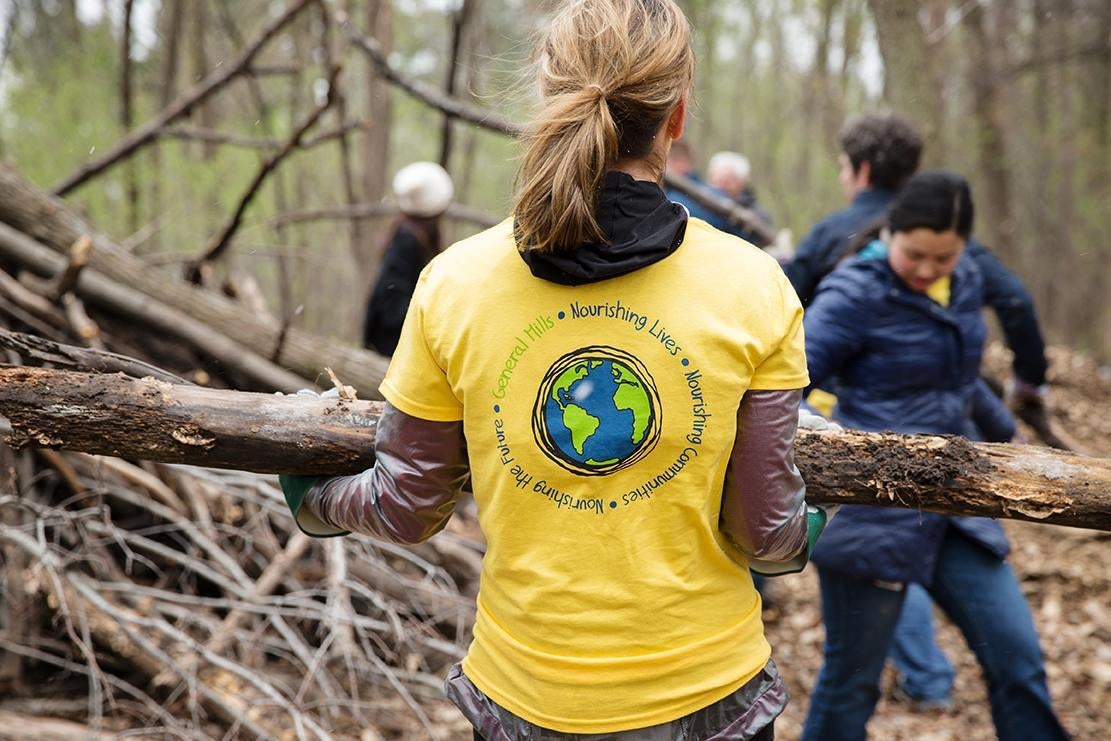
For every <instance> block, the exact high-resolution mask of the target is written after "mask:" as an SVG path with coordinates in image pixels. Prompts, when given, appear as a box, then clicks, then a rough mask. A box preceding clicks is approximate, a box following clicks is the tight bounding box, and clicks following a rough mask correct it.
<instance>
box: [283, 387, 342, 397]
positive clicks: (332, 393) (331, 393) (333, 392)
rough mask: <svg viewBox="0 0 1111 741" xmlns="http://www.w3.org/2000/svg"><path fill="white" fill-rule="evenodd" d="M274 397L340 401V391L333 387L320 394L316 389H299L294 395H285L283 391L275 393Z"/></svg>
mask: <svg viewBox="0 0 1111 741" xmlns="http://www.w3.org/2000/svg"><path fill="white" fill-rule="evenodd" d="M274 396H315V397H316V398H318V399H338V398H339V389H338V388H336V387H335V386H333V387H332V388H330V389H328V390H327V391H325V392H324V393H318V392H317V391H316V390H315V389H298V390H297V392H296V393H293V394H283V393H282V392H281V391H275V392H274Z"/></svg>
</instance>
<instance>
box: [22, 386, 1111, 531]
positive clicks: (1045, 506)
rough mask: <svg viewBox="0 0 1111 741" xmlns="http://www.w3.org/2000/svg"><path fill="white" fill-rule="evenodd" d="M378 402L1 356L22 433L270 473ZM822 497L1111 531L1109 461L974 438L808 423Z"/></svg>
mask: <svg viewBox="0 0 1111 741" xmlns="http://www.w3.org/2000/svg"><path fill="white" fill-rule="evenodd" d="M380 412H381V406H380V405H379V404H377V403H374V402H365V401H351V400H344V399H319V398H306V397H280V396H273V395H269V394H248V393H244V392H237V391H219V390H213V389H204V388H199V387H195V386H177V385H174V384H170V383H165V382H162V381H156V380H153V379H138V380H137V379H133V378H129V377H127V376H123V375H92V374H83V373H73V372H69V371H53V370H43V369H39V368H26V367H14V368H13V367H5V368H0V413H2V414H4V415H5V416H7V417H8V419H9V420H10V421H11V424H12V428H13V429H14V430H15V434H14V435H13V437H14V438H16V439H14V440H13V442H14V443H15V444H19V443H21V442H22V443H28V442H29V443H31V444H34V445H38V446H42V447H50V448H64V449H69V450H79V451H84V452H89V453H100V454H107V455H115V456H121V457H128V458H142V459H147V460H152V461H160V462H165V463H190V464H195V465H200V466H210V467H214V468H233V469H240V470H246V471H255V472H259V473H279V472H281V473H302V474H340V473H356V472H358V471H362V470H364V469H365V468H367V467H369V466H370V465H372V464H373V461H374V456H373V447H374V433H375V429H376V425H377V419H378V415H379V414H380ZM795 456H796V461H797V463H798V466H799V470H800V471H802V474H803V476H804V477H805V478H806V481H807V486H808V493H807V499H808V500H809V501H811V502H815V503H818V502H825V503H837V504H869V505H877V506H888V507H906V508H911V509H923V510H929V511H932V512H940V513H943V514H950V515H974V516H986V517H1003V518H1008V519H1017V520H1028V521H1033V522H1046V523H1053V524H1058V525H1070V526H1073V527H1084V528H1090V529H1094V530H1108V531H1111V460H1108V459H1103V458H1085V457H1080V456H1074V455H1066V454H1063V453H1060V452H1057V451H1053V450H1050V449H1048V448H1035V447H1029V446H1020V445H993V444H981V443H977V444H973V443H970V442H968V441H967V440H965V439H963V438H957V437H936V436H927V435H914V436H909V435H895V434H877V433H861V432H845V433H829V432H821V433H819V432H802V433H801V434H800V435H799V439H798V441H797V443H796V446H795Z"/></svg>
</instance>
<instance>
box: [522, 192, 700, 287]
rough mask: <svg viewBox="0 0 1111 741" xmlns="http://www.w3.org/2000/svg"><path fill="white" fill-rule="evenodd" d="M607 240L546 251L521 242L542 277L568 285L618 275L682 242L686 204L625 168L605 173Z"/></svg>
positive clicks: (600, 213)
mask: <svg viewBox="0 0 1111 741" xmlns="http://www.w3.org/2000/svg"><path fill="white" fill-rule="evenodd" d="M594 215H595V218H597V219H598V226H600V227H601V228H602V233H603V234H604V235H605V237H606V241H605V242H587V243H585V244H582V245H580V246H579V248H578V249H577V250H574V251H572V252H565V253H561V254H544V253H540V252H537V251H536V250H533V249H528V246H527V245H521V244H518V245H517V246H518V248H519V249H520V253H521V259H523V260H524V261H525V263H527V264H528V266H529V270H531V271H532V274H533V275H535V276H536V277H537V278H542V279H543V280H546V281H551V282H552V283H559V284H560V285H564V286H581V285H583V284H584V283H597V282H598V281H602V280H608V279H609V278H616V277H618V276H619V275H625V274H626V273H631V272H633V271H634V270H639V269H640V268H643V267H646V266H648V265H651V264H653V263H656V262H659V261H660V260H662V259H664V258H665V257H667V256H668V255H670V254H671V253H672V252H674V251H675V250H677V249H679V245H680V244H682V243H683V235H684V234H685V233H686V231H687V210H686V209H685V208H683V207H682V206H680V205H679V204H677V203H672V202H671V201H669V200H668V199H667V196H665V195H664V192H663V191H662V190H660V187H659V186H658V185H656V184H655V183H649V182H646V181H644V180H634V179H633V178H632V176H631V175H628V174H627V173H624V172H617V171H610V172H607V173H606V179H605V183H604V184H603V186H602V190H601V192H600V193H599V194H598V206H597V208H596V210H595V212H594Z"/></svg>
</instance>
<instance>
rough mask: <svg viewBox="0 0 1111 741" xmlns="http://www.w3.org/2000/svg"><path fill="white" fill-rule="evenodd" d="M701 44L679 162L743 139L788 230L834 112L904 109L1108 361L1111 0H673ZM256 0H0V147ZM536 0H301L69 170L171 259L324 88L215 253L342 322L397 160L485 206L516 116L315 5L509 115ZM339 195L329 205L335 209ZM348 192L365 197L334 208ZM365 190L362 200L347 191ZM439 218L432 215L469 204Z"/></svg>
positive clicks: (97, 102) (228, 207) (155, 252)
mask: <svg viewBox="0 0 1111 741" xmlns="http://www.w3.org/2000/svg"><path fill="white" fill-rule="evenodd" d="M680 4H681V5H683V6H684V8H685V9H686V11H687V13H688V15H689V17H690V19H691V21H692V23H693V25H694V29H695V46H696V52H697V55H698V59H699V66H698V70H697V73H696V94H695V101H694V108H693V111H692V120H691V122H690V126H689V128H688V135H687V137H688V140H689V141H690V142H691V143H692V146H693V147H694V148H695V154H696V164H697V165H698V166H699V167H702V166H704V165H705V162H706V159H707V158H708V157H709V155H710V154H712V153H713V152H715V151H717V150H720V149H732V150H736V151H740V152H743V153H744V154H746V155H747V156H748V157H749V158H750V160H751V161H752V164H753V183H754V185H755V187H756V189H757V192H758V194H759V196H760V198H761V202H762V204H763V205H764V206H766V207H767V208H768V209H769V210H770V211H771V213H772V214H773V215H774V217H775V219H776V223H777V226H779V227H786V228H789V229H790V230H791V231H792V233H793V235H794V239H795V241H796V242H797V241H798V240H799V239H801V238H802V237H803V236H804V235H805V233H806V231H807V230H808V229H809V227H810V225H812V224H813V223H814V222H815V221H816V220H817V219H818V218H820V217H821V216H822V215H823V214H824V213H826V212H828V211H831V210H833V209H836V208H840V207H841V206H842V205H843V196H842V195H841V193H840V189H839V185H838V183H837V178H836V156H837V152H838V146H837V132H838V130H839V128H840V126H841V125H842V123H843V122H844V120H845V119H846V117H848V116H851V115H852V114H855V113H860V112H868V111H878V110H892V111H896V112H899V113H901V114H903V115H904V116H906V117H907V118H909V119H910V120H912V121H913V122H915V123H916V125H917V126H918V127H919V128H920V129H921V130H922V131H923V133H924V135H925V139H926V142H927V149H926V152H925V158H924V159H925V165H926V166H943V167H948V168H951V169H955V170H958V171H960V172H962V173H963V174H965V175H967V176H968V177H969V178H970V179H971V181H972V183H973V186H974V189H975V190H974V193H975V197H976V201H977V206H978V209H979V211H978V218H977V226H976V233H977V236H978V237H979V238H980V239H981V240H982V241H984V242H986V243H987V244H988V245H989V246H991V247H992V248H993V249H994V250H995V251H996V253H997V254H998V255H999V256H1000V257H1001V258H1002V259H1003V260H1004V261H1005V262H1006V263H1007V264H1008V265H1009V266H1010V267H1011V268H1012V269H1013V270H1015V271H1016V272H1017V273H1018V274H1019V275H1020V276H1021V277H1022V278H1023V279H1024V280H1025V281H1026V283H1027V285H1028V286H1029V287H1030V289H1031V292H1032V293H1033V295H1034V299H1035V302H1036V304H1037V306H1038V309H1039V312H1040V315H1041V317H1042V320H1043V323H1044V327H1045V331H1046V334H1047V336H1048V339H1049V340H1050V341H1051V342H1053V343H1057V344H1065V345H1069V346H1071V347H1072V348H1074V349H1076V350H1081V351H1083V352H1086V353H1089V354H1091V355H1093V356H1094V357H1095V358H1096V359H1097V361H1099V362H1103V363H1107V362H1111V311H1108V310H1107V299H1106V296H1107V292H1108V290H1109V289H1111V269H1109V268H1108V261H1109V259H1111V208H1109V206H1111V3H1108V2H1106V0H1006V1H1004V0H747V1H744V0H733V1H729V2H726V1H722V0H716V1H714V0H681V2H680ZM285 7H286V3H283V2H278V1H277V0H234V1H233V0H0V159H2V160H3V161H5V162H6V163H8V164H10V165H12V166H13V167H15V168H16V169H17V170H19V171H20V172H22V174H23V175H25V176H26V177H28V178H29V179H31V180H32V181H33V182H34V183H36V184H37V185H40V186H42V187H46V188H50V187H53V186H56V185H57V184H58V183H60V182H63V181H64V180H65V179H66V178H67V177H69V176H70V175H71V174H72V173H74V172H75V171H77V170H79V168H80V167H81V166H82V165H83V164H84V163H86V162H87V161H89V160H92V159H94V158H95V157H96V156H97V155H98V154H102V153H103V152H105V151H107V150H110V149H111V148H112V147H113V145H114V144H115V143H116V142H117V141H119V140H120V139H121V138H122V137H123V136H124V135H125V133H126V132H127V131H129V130H133V129H135V128H136V127H138V126H141V125H142V124H144V123H145V122H146V121H148V120H149V119H151V118H153V117H154V116H155V115H156V114H157V113H158V112H159V111H160V110H162V109H164V108H165V107H166V106H167V105H169V104H170V103H171V102H172V101H173V100H174V99H175V97H177V96H179V95H180V94H182V92H183V91H185V90H186V89H187V88H188V87H189V86H191V85H194V84H195V83H197V82H198V81H200V80H202V79H203V78H205V77H206V76H207V75H210V74H211V73H213V71H214V70H218V69H219V68H220V67H221V66H222V65H224V64H228V63H231V61H232V60H234V58H235V57H236V56H237V55H238V53H239V52H240V51H241V50H242V49H243V47H244V44H245V39H249V38H251V37H252V35H253V34H254V33H255V32H256V31H257V29H258V28H259V27H261V26H262V25H264V24H265V23H266V22H268V21H269V20H271V19H273V18H275V17H277V16H278V15H280V14H281V12H282V10H283V8H285ZM547 7H548V4H547V3H542V2H537V1H536V0H462V1H461V2H460V1H458V0H454V1H453V0H394V1H393V2H389V1H387V0H346V1H344V0H336V1H335V2H327V3H323V4H321V5H320V8H322V9H325V10H326V11H330V12H325V10H320V11H319V12H318V11H316V10H314V11H312V12H305V13H301V14H300V15H299V16H298V17H297V18H296V19H295V20H294V21H293V23H292V24H290V25H289V26H288V27H287V28H285V29H284V31H283V32H282V33H281V34H280V35H279V36H277V37H276V38H275V39H274V40H273V41H272V42H271V43H269V44H268V45H267V46H266V47H265V48H264V49H263V51H262V53H261V54H260V55H259V56H258V57H257V58H256V59H255V60H254V61H253V62H252V64H251V66H250V68H249V74H246V75H241V76H237V77H236V78H235V79H233V80H232V82H231V83H230V84H229V86H228V87H227V88H225V89H224V90H222V91H221V92H220V93H218V94H216V95H214V96H212V97H210V98H207V99H206V100H205V101H204V102H203V103H201V104H199V105H196V106H194V107H193V108H192V110H191V111H190V115H189V116H188V117H187V118H183V119H181V120H179V121H177V122H176V123H174V124H173V125H172V126H170V127H167V128H166V129H165V130H164V131H162V133H161V134H160V135H159V136H158V137H157V138H156V139H155V140H154V141H153V142H152V143H150V144H149V145H147V146H145V147H143V148H142V149H140V150H139V151H138V152H137V153H136V154H135V155H134V156H132V157H129V158H127V159H126V160H125V161H122V162H121V163H119V164H118V165H116V166H114V167H112V168H110V169H108V170H106V171H105V172H104V173H102V174H100V175H99V176H97V177H95V178H90V179H89V180H88V181H87V182H85V183H84V184H82V185H81V186H80V187H78V188H75V189H74V190H72V191H71V192H68V193H67V194H66V198H67V200H68V201H69V202H70V203H73V204H75V205H77V206H79V207H80V208H81V209H83V210H84V211H85V213H86V214H87V215H88V217H89V219H90V220H91V222H92V223H93V224H95V225H96V226H97V228H99V229H100V230H102V231H104V232H105V233H107V234H108V235H110V236H111V237H113V238H114V240H115V241H116V242H118V243H120V244H123V245H125V246H126V247H127V248H128V249H130V250H132V251H133V252H134V253H135V254H137V255H140V256H142V257H143V258H144V259H145V260H147V261H148V262H149V263H150V264H151V265H152V266H157V267H160V268H165V269H181V268H182V267H183V266H185V265H186V264H187V263H189V262H190V261H192V260H194V259H196V258H197V257H199V256H200V255H201V254H202V253H203V252H204V250H205V246H206V245H207V244H211V243H212V240H213V239H214V237H215V236H216V235H218V234H219V233H220V232H221V230H222V229H223V228H224V227H225V225H226V224H227V223H228V220H229V217H230V216H231V214H232V212H233V211H235V210H236V207H237V205H238V204H240V202H241V201H242V200H243V197H244V193H245V192H247V191H248V189H249V185H250V184H251V182H252V181H253V180H255V179H256V177H257V176H258V175H259V173H260V170H261V169H263V168H264V166H265V165H266V163H267V161H268V160H269V159H270V158H272V157H273V156H274V155H275V154H276V153H277V152H279V151H280V150H281V149H282V145H283V143H285V142H286V141H287V140H289V139H290V137H291V134H292V133H294V132H295V131H296V130H297V129H298V128H299V126H300V125H301V124H302V123H304V122H305V121H306V120H307V118H309V117H311V115H312V113H313V112H314V111H315V110H317V109H318V108H322V107H323V106H324V105H325V103H326V102H328V101H327V98H328V83H327V79H328V77H329V71H330V69H331V68H332V66H333V65H334V64H336V63H340V64H342V73H341V75H342V76H341V78H340V81H339V83H337V85H336V86H335V91H336V92H341V96H339V99H338V100H336V99H333V100H332V101H330V104H329V105H328V108H327V110H326V111H325V112H324V113H323V115H322V116H320V118H319V120H318V121H316V123H315V124H314V125H313V127H312V128H311V129H310V130H309V131H308V132H307V133H306V136H305V137H304V138H303V139H302V140H301V141H300V142H299V144H298V146H296V147H295V148H294V149H293V150H292V152H291V153H290V155H289V156H288V157H284V158H283V159H281V161H280V162H279V163H277V165H276V167H274V168H273V169H272V170H271V171H269V172H268V174H267V176H266V177H265V178H264V179H263V180H262V185H261V190H259V191H258V192H257V194H256V196H255V197H253V198H252V199H250V201H249V203H248V205H247V207H246V210H245V211H244V215H243V222H242V224H241V225H240V226H239V228H238V230H237V231H236V232H235V234H234V237H233V241H232V242H231V244H230V249H228V250H227V251H225V252H223V255H222V258H221V261H220V262H219V264H218V271H219V272H220V273H221V274H223V275H232V276H235V275H251V276H253V278H254V279H255V280H257V282H258V285H259V287H260V289H261V296H262V297H263V298H264V300H265V302H266V303H267V304H268V306H269V307H270V310H271V311H272V312H273V313H274V314H276V315H279V316H281V317H284V318H287V319H289V320H293V321H296V322H297V323H298V324H300V325H301V326H303V327H304V328H305V329H308V330H310V331H318V332H324V333H329V334H334V335H337V336H340V337H343V338H346V339H349V340H351V341H356V340H357V338H358V336H359V332H360V323H361V318H362V312H363V306H364V303H365V299H366V296H367V293H368V291H369V288H370V285H371V281H372V280H373V276H374V273H375V270H376V266H377V263H378V260H379V259H380V257H381V248H382V241H383V235H384V232H385V230H386V229H387V228H388V226H389V224H390V221H391V218H392V217H391V216H390V215H389V214H383V209H382V208H381V206H380V204H382V203H383V202H388V201H389V192H388V191H389V182H390V180H391V178H392V176H393V173H394V172H396V170H397V169H398V168H400V167H401V166H403V165H404V164H406V163H408V162H411V161H415V160H420V159H431V160H438V161H442V162H443V163H444V164H445V165H446V166H447V167H448V169H449V171H450V172H451V174H452V175H453V177H454V178H455V181H456V188H457V200H458V201H459V202H460V203H462V204H465V205H466V206H469V207H471V208H472V209H475V210H477V211H478V212H480V213H485V214H488V215H489V217H490V218H491V219H500V218H502V217H503V216H504V215H505V214H506V213H507V210H508V204H509V198H510V193H511V188H512V181H513V174H514V171H515V166H516V161H515V156H516V153H517V145H516V143H515V142H514V141H513V140H512V139H510V138H508V137H506V136H504V135H502V134H499V133H495V132H491V131H486V130H482V129H479V128H475V127H473V126H471V125H469V124H467V123H464V122H460V121H454V122H450V121H447V120H446V119H445V116H444V114H442V113H441V112H439V111H437V110H436V109H434V108H430V107H428V106H426V105H424V104H423V103H420V102H418V101H416V100H414V99H413V98H412V97H410V96H409V95H407V94H406V93H404V92H403V91H401V90H399V89H398V88H396V87H394V86H391V85H389V84H388V83H386V82H384V81H383V80H382V79H381V78H380V77H379V76H378V74H377V72H376V69H375V67H374V65H373V64H372V62H371V61H370V59H369V58H368V57H367V56H366V55H364V54H360V53H359V51H358V50H357V49H356V48H354V47H353V46H352V45H351V44H350V43H349V38H348V37H347V36H345V34H343V33H342V32H341V31H340V30H338V29H337V28H335V27H334V25H330V24H329V22H328V20H327V19H328V18H329V17H334V16H332V15H331V14H332V13H335V12H343V13H345V14H346V15H347V17H349V18H350V20H351V22H352V24H353V25H354V26H355V27H357V28H359V29H361V30H362V32H363V33H364V34H366V35H368V36H372V37H374V38H376V39H377V40H378V42H379V43H380V44H381V46H382V47H383V48H384V49H385V50H386V51H387V52H388V55H389V56H388V59H389V61H390V63H391V65H392V66H394V67H395V68H396V69H398V70H401V71H403V72H404V73H405V74H406V75H409V76H411V77H412V78H414V79H417V80H421V81H424V82H426V83H427V84H429V85H431V86H432V87H434V88H437V89H439V90H448V91H452V93H453V95H454V96H455V97H457V98H459V99H461V100H465V101H467V102H468V103H469V104H472V105H474V106H477V107H479V108H481V109H484V110H488V111H490V112H492V113H495V114H496V115H498V116H500V117H501V118H503V119H506V120H509V121H511V122H514V123H519V124H523V123H525V122H526V121H527V120H528V116H529V113H530V111H531V110H532V107H533V106H534V105H535V100H534V96H533V95H532V94H531V92H532V91H531V89H530V88H529V86H528V81H527V75H526V71H527V69H528V64H529V61H530V60H529V50H530V48H531V38H532V37H531V35H532V34H533V33H534V32H535V31H536V30H538V29H539V28H540V27H541V25H542V23H543V18H544V11H545V9H546V8H547ZM337 208H338V209H339V212H338V213H337V212H336V209H337ZM352 211H357V212H360V213H361V214H363V216H361V217H360V218H356V219H351V218H349V216H350V213H351V212H352ZM367 214H370V215H367ZM479 228H480V227H479V226H476V225H475V224H474V223H473V221H469V220H455V221H453V222H452V223H451V225H450V227H449V229H448V236H449V238H459V237H462V236H466V235H467V234H470V233H473V232H474V231H477V230H478V229H479Z"/></svg>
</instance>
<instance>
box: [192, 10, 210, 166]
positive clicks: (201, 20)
mask: <svg viewBox="0 0 1111 741" xmlns="http://www.w3.org/2000/svg"><path fill="white" fill-rule="evenodd" d="M192 6H193V27H192V31H193V34H192V36H191V37H190V41H191V42H192V53H193V76H194V79H197V80H203V79H204V78H206V77H208V54H207V53H206V52H205V44H204V35H205V32H206V31H207V30H208V29H207V28H206V27H207V26H208V8H207V0H193V2H192ZM198 108H199V110H198V111H197V112H198V114H199V115H200V119H201V126H202V127H204V128H206V129H213V128H215V127H216V116H215V110H214V109H213V107H212V104H211V103H208V102H202V103H201V104H200V105H199V106H198ZM201 154H202V157H203V158H204V159H206V160H210V159H212V158H213V157H214V156H215V154H216V146H215V145H214V144H209V143H207V142H206V143H204V144H202V145H201Z"/></svg>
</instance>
